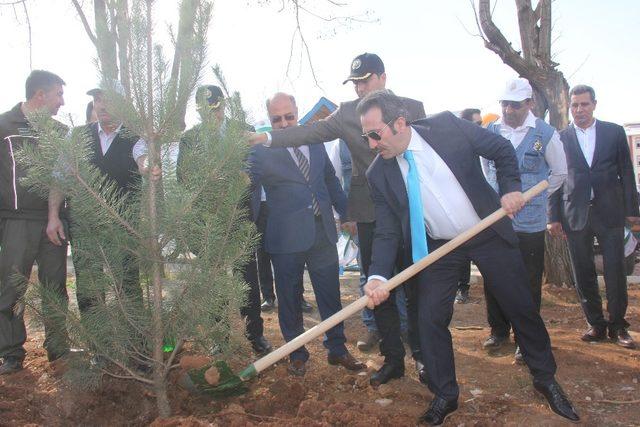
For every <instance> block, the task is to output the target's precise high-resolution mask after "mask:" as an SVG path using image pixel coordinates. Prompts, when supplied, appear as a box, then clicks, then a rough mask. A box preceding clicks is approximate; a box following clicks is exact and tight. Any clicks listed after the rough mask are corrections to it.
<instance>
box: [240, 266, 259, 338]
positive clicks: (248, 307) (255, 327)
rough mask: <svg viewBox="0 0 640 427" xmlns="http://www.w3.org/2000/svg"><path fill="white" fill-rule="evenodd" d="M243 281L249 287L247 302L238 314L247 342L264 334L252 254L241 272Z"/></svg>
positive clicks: (256, 269)
mask: <svg viewBox="0 0 640 427" xmlns="http://www.w3.org/2000/svg"><path fill="white" fill-rule="evenodd" d="M242 277H243V279H244V281H245V282H246V283H247V285H249V292H248V294H247V302H246V303H245V305H244V306H242V307H240V314H241V315H242V317H244V318H245V322H246V331H245V334H246V336H247V338H248V339H249V341H254V340H256V339H257V338H260V337H261V336H262V335H263V334H264V325H263V320H262V316H261V310H260V286H259V284H258V263H257V262H256V254H254V255H253V256H252V257H251V259H250V260H249V262H248V263H247V265H245V266H244V269H243V271H242Z"/></svg>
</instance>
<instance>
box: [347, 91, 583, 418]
mask: <svg viewBox="0 0 640 427" xmlns="http://www.w3.org/2000/svg"><path fill="white" fill-rule="evenodd" d="M357 112H358V115H359V116H360V120H361V122H362V129H363V132H364V135H365V136H366V137H367V138H368V140H369V145H370V146H371V148H372V149H377V151H378V152H379V153H380V154H379V155H378V156H377V157H376V159H375V160H374V161H373V163H372V164H371V167H370V168H369V170H368V171H367V179H368V180H369V185H370V186H371V197H372V199H373V202H374V204H375V212H376V234H375V238H374V242H373V257H372V263H371V268H370V274H369V281H368V282H367V284H366V286H365V292H366V294H367V295H368V296H369V297H370V298H371V300H370V305H374V304H375V305H378V304H380V303H382V302H383V301H385V300H386V299H387V298H388V296H389V292H388V291H387V290H386V288H385V287H384V286H383V282H385V281H386V280H387V279H389V278H390V277H391V275H392V272H393V268H394V265H395V262H394V259H395V255H396V254H397V253H398V251H402V253H403V255H404V257H405V259H406V260H407V262H408V263H410V262H412V261H413V262H416V261H418V260H419V259H422V258H423V257H424V256H426V254H427V253H428V252H429V251H434V250H436V249H437V248H439V247H441V246H442V245H444V244H445V243H447V242H448V241H450V240H451V239H453V238H455V237H456V236H458V235H459V234H461V233H462V232H464V231H466V230H468V229H470V228H472V227H473V226H475V225H476V224H478V223H479V222H480V220H481V218H486V217H487V216H489V215H490V214H491V213H493V212H494V211H495V210H497V209H498V208H499V207H500V206H502V207H503V208H504V210H505V211H506V212H507V213H508V214H515V213H516V212H517V211H519V210H520V209H521V208H522V206H523V204H524V201H523V198H522V193H521V182H520V173H519V170H518V162H517V158H516V154H515V150H514V149H513V146H512V145H511V144H510V143H509V141H507V140H506V139H504V138H502V137H501V136H499V135H496V134H494V133H492V132H489V131H487V130H486V129H483V128H481V127H479V126H476V125H474V124H471V123H469V122H467V121H465V120H461V119H458V118H457V117H455V116H454V115H453V114H451V113H450V112H448V111H446V112H443V113H440V114H436V115H435V116H432V117H430V118H428V119H424V120H417V121H415V122H413V123H412V124H411V125H409V124H408V122H407V120H406V118H405V117H406V115H407V111H406V108H405V107H404V105H403V103H402V100H401V99H399V98H398V97H396V96H395V95H392V94H390V93H388V92H386V91H377V92H373V93H370V94H369V95H367V96H366V97H365V98H364V99H363V100H362V101H360V103H359V104H358V110H357ZM480 156H482V157H484V158H487V159H489V160H493V161H494V162H495V166H496V169H497V173H496V175H497V183H498V186H499V192H500V196H499V195H498V193H496V192H495V191H494V190H493V189H492V188H491V186H490V185H489V184H488V183H487V181H486V180H485V179H484V176H483V173H482V169H481V167H480ZM517 245H518V238H517V236H516V233H515V231H514V230H513V227H512V225H511V222H510V221H509V218H502V219H501V220H500V221H498V222H496V223H495V224H493V225H492V226H491V227H490V228H488V229H486V230H484V231H483V232H481V233H480V234H478V235H477V236H476V237H475V238H473V239H471V240H470V241H469V242H467V243H465V244H464V245H462V246H460V247H458V248H457V249H454V250H453V251H451V252H450V253H449V254H447V255H445V256H444V257H442V258H441V259H439V260H438V261H436V262H435V263H434V264H432V265H430V266H428V267H427V268H426V269H425V270H423V271H422V272H420V273H419V274H418V275H417V285H418V286H417V289H418V319H419V332H420V347H421V350H422V360H423V362H424V364H425V369H426V370H427V378H428V387H429V389H430V390H431V391H432V392H433V394H434V398H433V400H432V401H431V404H430V406H429V408H428V409H427V411H426V412H425V413H424V414H423V415H422V417H421V418H420V421H421V422H424V423H426V424H430V425H439V424H442V422H443V421H444V419H445V418H446V417H447V416H448V415H449V414H451V413H452V412H453V411H455V410H456V409H457V408H458V396H459V389H458V384H457V381H456V375H455V365H454V360H453V345H452V342H451V334H450V333H449V330H448V326H449V322H450V321H451V317H452V314H453V300H454V298H455V294H456V288H457V285H458V278H459V276H460V268H461V267H462V266H463V265H464V264H465V263H466V262H468V260H469V259H471V260H472V261H473V262H474V263H475V264H476V265H477V266H478V269H479V270H480V272H481V273H482V276H483V277H484V278H485V279H486V282H485V283H486V284H487V285H489V286H490V291H491V293H492V295H493V296H495V298H496V300H497V302H498V305H499V306H500V308H501V309H502V310H503V312H504V313H505V315H506V317H507V318H508V319H509V321H510V322H511V324H512V326H513V329H514V331H515V333H516V335H517V337H518V344H519V345H520V347H521V349H522V354H523V357H524V360H525V362H526V363H527V365H528V366H529V370H530V371H531V374H532V375H533V385H534V387H535V389H536V390H537V391H539V392H540V393H542V394H543V395H544V396H545V397H546V398H547V401H548V402H549V406H550V407H551V409H552V410H553V411H554V412H556V413H557V414H559V415H561V416H563V417H566V418H568V419H570V420H573V421H577V420H578V419H579V417H578V415H577V414H576V412H575V410H574V409H573V407H572V405H571V403H570V402H569V400H568V399H567V398H566V396H565V395H564V392H563V391H562V388H561V387H560V385H559V384H558V383H557V382H556V380H555V378H554V376H555V371H556V363H555V360H554V357H553V354H552V352H551V342H550V340H549V335H548V333H547V330H546V328H545V326H544V323H543V321H542V318H541V317H540V314H539V313H538V311H537V310H536V307H535V304H534V303H533V297H532V296H531V292H530V291H529V289H528V286H527V283H526V277H527V275H526V270H525V267H524V262H523V261H522V256H521V254H520V251H519V250H518V246H517Z"/></svg>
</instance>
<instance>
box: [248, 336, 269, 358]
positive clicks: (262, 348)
mask: <svg viewBox="0 0 640 427" xmlns="http://www.w3.org/2000/svg"><path fill="white" fill-rule="evenodd" d="M251 348H253V351H255V352H256V354H257V355H259V356H261V355H264V354H267V353H271V350H273V347H272V346H271V343H270V342H269V341H267V339H266V338H265V337H264V335H261V336H259V337H258V338H256V339H253V340H251Z"/></svg>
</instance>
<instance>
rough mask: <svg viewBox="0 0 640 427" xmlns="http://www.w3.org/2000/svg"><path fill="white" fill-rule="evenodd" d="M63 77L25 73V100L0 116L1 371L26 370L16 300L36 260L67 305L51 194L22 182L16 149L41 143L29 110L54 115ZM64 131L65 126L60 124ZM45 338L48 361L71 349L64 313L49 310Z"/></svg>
mask: <svg viewBox="0 0 640 427" xmlns="http://www.w3.org/2000/svg"><path fill="white" fill-rule="evenodd" d="M64 84H65V83H64V81H63V80H62V79H61V78H60V77H59V76H57V75H55V74H53V73H51V72H49V71H42V70H35V71H33V72H32V73H31V74H30V75H29V77H28V78H27V81H26V84H25V89H26V99H27V101H25V102H20V103H18V104H17V105H16V106H15V107H13V108H12V109H11V110H10V111H7V112H6V113H4V114H2V115H1V116H0V141H1V142H0V144H1V146H0V234H1V236H2V241H1V243H0V247H1V248H2V249H1V251H0V358H2V360H3V363H2V365H0V375H6V374H11V373H14V372H17V371H19V370H21V369H22V362H23V360H24V357H25V350H24V347H23V345H24V343H25V341H26V338H27V337H26V329H25V325H24V320H23V308H22V307H20V306H19V305H18V300H19V299H20V298H21V297H22V295H24V285H25V284H26V281H27V280H28V278H29V276H30V274H31V269H32V268H33V263H34V262H37V263H38V280H39V281H40V283H41V284H42V285H43V286H45V287H46V288H48V290H49V291H50V292H51V293H52V294H54V295H56V294H57V295H58V296H59V298H60V299H61V300H62V301H63V303H65V304H66V301H67V298H68V297H67V291H66V288H65V284H66V278H67V265H66V255H67V246H66V242H65V244H64V245H60V246H55V245H52V244H51V243H50V242H49V240H48V239H47V235H46V232H45V230H46V226H47V199H46V198H43V197H41V196H40V195H39V194H38V193H37V192H35V191H33V190H31V189H29V188H27V187H24V186H23V185H22V184H21V182H20V179H21V178H22V177H24V176H26V174H27V171H26V170H25V169H24V166H23V165H21V164H19V163H16V159H15V153H16V150H19V149H20V148H21V147H22V146H23V145H25V144H37V143H38V139H37V137H36V135H35V133H34V131H33V129H32V128H31V124H30V123H29V119H28V118H27V115H29V114H30V113H34V112H36V111H39V112H44V113H45V114H49V115H51V116H55V115H56V114H57V113H58V109H59V108H60V107H61V106H62V105H64V97H63V95H64V89H63V86H64ZM60 130H61V132H65V131H66V128H65V127H64V125H62V124H60ZM43 308H44V309H45V341H44V347H45V348H46V349H47V357H48V359H49V361H53V360H55V359H57V358H59V357H60V356H62V355H63V354H64V353H66V351H67V350H68V348H67V345H68V344H67V333H66V329H65V319H64V316H62V317H61V316H59V315H53V314H52V313H49V314H47V311H48V309H47V307H46V305H45V307H43Z"/></svg>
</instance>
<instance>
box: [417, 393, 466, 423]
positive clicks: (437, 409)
mask: <svg viewBox="0 0 640 427" xmlns="http://www.w3.org/2000/svg"><path fill="white" fill-rule="evenodd" d="M456 409H458V401H457V400H453V401H447V400H444V399H443V398H441V397H438V396H435V397H434V398H433V400H432V401H431V404H430V405H429V408H428V409H427V410H426V411H425V413H424V414H422V415H421V416H420V418H418V422H419V423H420V424H426V425H428V426H439V425H440V424H442V423H443V422H444V420H445V419H446V418H447V417H448V416H449V415H451V413H452V412H453V411H455V410H456Z"/></svg>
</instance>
